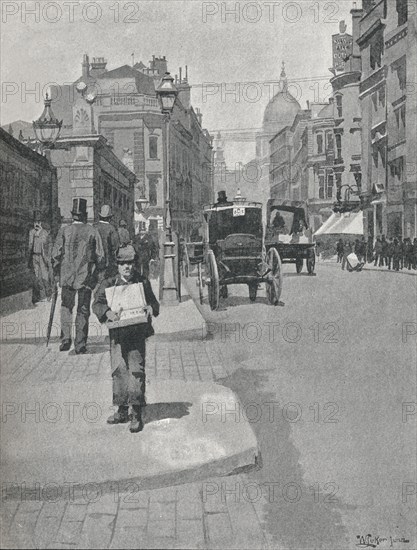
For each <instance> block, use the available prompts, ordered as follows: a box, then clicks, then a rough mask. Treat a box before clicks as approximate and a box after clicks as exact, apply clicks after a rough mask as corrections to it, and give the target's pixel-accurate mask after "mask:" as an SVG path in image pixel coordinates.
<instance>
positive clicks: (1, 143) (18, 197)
mask: <svg viewBox="0 0 417 550" xmlns="http://www.w3.org/2000/svg"><path fill="white" fill-rule="evenodd" d="M0 170H1V176H0V177H1V186H0V198H1V202H0V242H1V261H0V298H1V309H2V312H5V311H7V310H9V309H10V308H13V309H21V308H23V307H27V306H30V305H31V303H32V295H31V286H32V278H31V274H30V272H29V270H28V259H29V250H28V236H29V230H30V229H31V228H32V227H33V213H34V211H35V210H38V211H40V213H41V216H42V220H43V225H44V227H45V229H47V230H48V231H50V233H51V235H52V237H54V236H55V234H56V232H57V230H58V227H59V222H60V216H59V209H58V185H57V171H56V169H55V168H54V167H53V166H52V165H51V163H50V162H49V160H48V158H47V157H46V156H42V155H40V154H39V153H37V152H36V151H32V149H30V148H29V147H27V146H26V145H24V144H23V143H22V142H20V141H19V140H17V139H15V138H14V137H13V136H11V135H10V134H8V133H7V132H5V131H4V130H3V129H2V128H0Z"/></svg>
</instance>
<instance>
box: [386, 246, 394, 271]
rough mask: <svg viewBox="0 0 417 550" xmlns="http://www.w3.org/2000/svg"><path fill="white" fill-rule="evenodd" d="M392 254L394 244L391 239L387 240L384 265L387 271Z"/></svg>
mask: <svg viewBox="0 0 417 550" xmlns="http://www.w3.org/2000/svg"><path fill="white" fill-rule="evenodd" d="M393 252H394V244H393V242H392V240H391V239H387V248H386V265H387V267H388V269H391V265H392V256H393Z"/></svg>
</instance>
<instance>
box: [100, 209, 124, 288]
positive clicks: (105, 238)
mask: <svg viewBox="0 0 417 550" xmlns="http://www.w3.org/2000/svg"><path fill="white" fill-rule="evenodd" d="M112 217H113V214H112V211H111V206H109V205H108V204H103V206H102V207H101V210H100V214H99V222H98V223H96V224H95V225H94V227H95V228H96V229H97V231H98V233H99V234H100V237H101V242H102V243H103V249H104V260H103V264H102V266H101V267H102V269H101V271H100V272H99V274H98V277H99V282H101V281H102V280H103V279H104V278H106V277H111V276H112V275H115V274H116V273H117V265H116V254H117V250H118V248H119V235H118V234H117V231H116V228H115V227H114V225H113V224H112V223H111V220H112Z"/></svg>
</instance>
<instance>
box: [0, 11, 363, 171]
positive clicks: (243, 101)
mask: <svg viewBox="0 0 417 550" xmlns="http://www.w3.org/2000/svg"><path fill="white" fill-rule="evenodd" d="M360 4H361V2H360V1H358V2H357V7H360ZM352 7H353V2H351V1H347V0H339V1H337V2H335V1H334V2H331V1H316V2H313V1H310V0H301V1H298V2H286V1H283V2H278V1H277V2H275V1H265V2H262V1H249V0H244V1H237V0H236V1H227V2H217V1H201V0H152V1H142V0H139V1H127V0H96V1H89V0H79V1H75V0H68V1H65V0H59V1H50V0H40V1H32V0H30V1H26V2H25V1H21V0H19V1H16V0H10V1H9V0H2V1H1V2H0V9H1V53H0V61H1V65H0V67H1V69H0V76H1V82H2V88H1V103H0V106H1V113H0V121H1V124H2V125H4V124H7V123H9V122H11V121H15V120H26V121H32V120H34V119H36V118H38V116H39V115H40V114H41V112H42V107H43V105H42V91H43V92H45V91H46V90H47V87H48V84H50V83H69V82H72V81H74V80H76V79H77V78H78V77H79V76H80V74H81V62H82V57H83V54H84V53H88V54H89V56H90V59H91V58H92V57H105V58H106V59H107V60H108V65H107V68H108V69H112V68H116V67H119V66H121V65H124V64H129V65H130V64H131V63H132V57H131V54H132V53H134V58H135V61H139V60H142V61H143V62H144V63H145V64H148V62H149V60H150V59H151V58H152V55H156V56H162V55H165V56H166V58H167V60H168V69H169V70H170V72H171V73H172V74H173V75H175V74H177V73H178V68H179V67H180V66H182V67H185V65H188V77H189V82H190V84H191V85H192V86H193V89H192V103H193V106H194V107H198V108H200V109H201V111H202V113H203V126H204V127H206V128H207V129H208V130H210V131H217V130H219V129H220V130H223V129H229V130H230V129H237V128H241V129H248V128H252V129H256V128H260V127H261V125H262V117H263V111H264V109H265V107H266V105H267V103H268V101H269V99H270V98H271V97H272V96H273V94H274V93H275V92H276V91H277V87H276V84H275V85H273V84H272V83H273V82H275V83H276V82H277V81H278V79H279V75H280V71H281V63H282V61H285V68H286V73H287V77H288V79H289V85H290V88H289V89H290V92H291V93H292V94H293V95H294V96H295V97H296V98H297V100H298V101H299V103H300V105H301V107H303V108H306V101H307V100H310V101H317V100H324V99H325V98H326V97H328V96H329V94H330V91H331V87H330V85H329V83H328V80H329V78H330V77H331V74H330V72H329V70H328V67H330V66H331V61H332V50H331V36H332V34H336V33H338V30H339V21H340V20H345V22H346V24H347V32H348V33H349V32H350V31H351V16H350V10H351V9H352ZM183 70H184V69H183ZM317 77H319V79H318V78H317ZM233 92H234V93H233ZM254 147H255V146H254V144H253V143H231V142H227V147H226V160H227V162H228V165H230V167H232V164H234V163H235V162H239V161H243V162H247V161H248V160H250V158H251V157H253V156H254Z"/></svg>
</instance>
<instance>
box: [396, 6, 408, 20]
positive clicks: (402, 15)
mask: <svg viewBox="0 0 417 550" xmlns="http://www.w3.org/2000/svg"><path fill="white" fill-rule="evenodd" d="M397 13H398V26H400V25H404V23H405V22H406V21H407V19H408V12H407V0H397Z"/></svg>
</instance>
